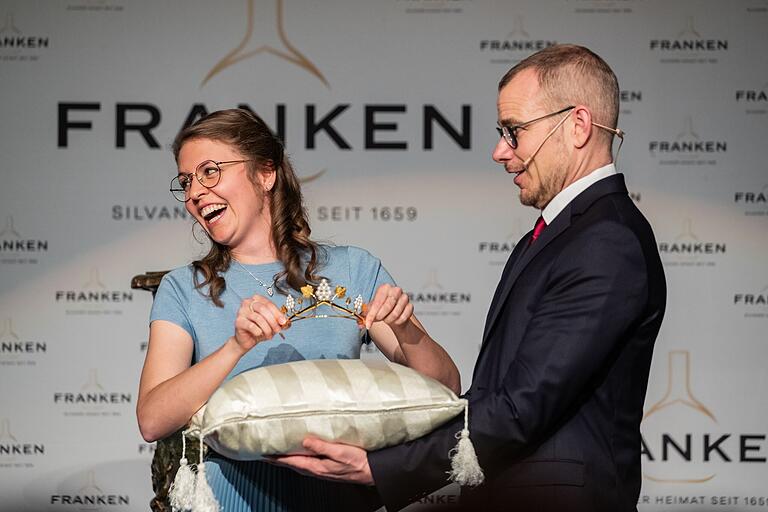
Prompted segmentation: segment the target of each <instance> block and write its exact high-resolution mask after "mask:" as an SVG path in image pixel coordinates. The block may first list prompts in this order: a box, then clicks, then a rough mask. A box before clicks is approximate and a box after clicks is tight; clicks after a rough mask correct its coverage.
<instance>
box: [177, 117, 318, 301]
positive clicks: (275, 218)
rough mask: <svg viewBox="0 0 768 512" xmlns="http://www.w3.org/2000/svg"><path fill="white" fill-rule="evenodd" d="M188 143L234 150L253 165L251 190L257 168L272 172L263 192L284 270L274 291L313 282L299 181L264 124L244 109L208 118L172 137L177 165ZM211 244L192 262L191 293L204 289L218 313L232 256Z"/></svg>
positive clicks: (312, 253)
mask: <svg viewBox="0 0 768 512" xmlns="http://www.w3.org/2000/svg"><path fill="white" fill-rule="evenodd" d="M192 139H210V140H215V141H219V142H223V143H225V144H230V145H232V146H233V147H235V148H236V149H237V150H238V151H239V152H240V153H241V154H242V155H243V156H244V157H245V158H247V159H249V160H252V162H250V163H249V164H248V176H249V178H250V180H251V182H253V183H254V186H257V185H256V183H257V181H256V173H258V172H260V170H261V169H262V168H264V167H269V168H271V169H274V170H275V184H274V186H273V187H272V189H271V190H270V191H269V192H268V194H269V195H270V198H271V200H270V213H271V216H272V241H273V243H274V245H275V249H276V251H277V257H278V259H279V260H280V261H281V262H282V264H283V266H284V267H285V270H283V271H282V272H280V273H278V274H277V275H276V276H275V286H277V288H278V289H279V290H281V291H285V289H286V287H285V285H286V284H287V286H288V287H289V288H293V289H294V290H299V288H301V287H302V286H304V284H305V283H308V282H309V283H313V282H316V280H317V278H316V276H315V271H316V270H317V266H318V251H319V249H318V245H317V244H316V243H315V242H313V241H312V240H310V238H309V235H310V233H311V230H310V228H309V221H308V219H307V212H306V210H305V208H304V201H303V198H302V195H301V188H300V186H299V180H298V179H297V178H296V174H295V173H294V172H293V168H292V167H291V163H290V162H289V161H288V157H287V156H286V154H285V149H284V148H283V144H282V142H281V141H280V139H279V138H278V137H277V136H276V135H275V134H274V133H272V131H271V130H270V129H269V127H268V126H267V124H266V123H265V122H264V121H263V120H262V119H261V118H260V117H259V116H257V115H256V114H254V113H253V112H250V111H248V110H245V109H229V110H219V111H217V112H213V113H211V114H209V115H207V116H205V117H203V118H201V119H199V120H198V121H197V122H195V123H193V124H192V125H190V126H188V127H187V128H184V129H183V130H182V131H181V132H179V134H178V135H177V136H176V139H175V140H174V142H173V156H174V158H175V159H176V162H177V163H178V161H179V152H180V151H181V147H182V146H183V145H184V143H186V142H188V141H190V140H192ZM209 238H210V237H209ZM210 241H211V249H210V250H209V251H208V254H206V255H205V256H204V257H203V258H202V259H200V260H196V261H193V262H192V266H193V267H194V280H195V288H197V289H198V290H202V289H203V288H204V287H205V286H208V293H207V295H208V296H209V297H210V299H211V300H212V301H213V303H214V304H216V305H217V306H219V307H223V306H224V304H223V303H222V302H221V298H220V297H221V294H222V293H223V292H224V290H225V289H226V286H227V285H226V282H225V281H224V278H223V277H222V276H221V273H222V272H225V271H226V270H227V269H228V268H229V265H230V263H231V262H232V255H231V254H230V250H229V247H228V246H226V245H223V244H220V243H218V242H216V241H215V240H212V239H211V240H210ZM305 264H306V267H305V266H304V265H305ZM201 278H202V280H201ZM201 293H203V292H202V291H201Z"/></svg>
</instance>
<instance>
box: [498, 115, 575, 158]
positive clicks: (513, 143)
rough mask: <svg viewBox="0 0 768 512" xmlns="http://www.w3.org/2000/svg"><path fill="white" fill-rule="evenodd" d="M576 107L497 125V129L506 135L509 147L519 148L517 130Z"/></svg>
mask: <svg viewBox="0 0 768 512" xmlns="http://www.w3.org/2000/svg"><path fill="white" fill-rule="evenodd" d="M574 108H576V107H574V106H570V107H565V108H564V109H562V110H558V111H557V112H552V113H551V114H547V115H545V116H541V117H537V118H536V119H531V120H530V121H526V122H524V123H520V124H516V125H513V126H506V125H502V126H497V127H496V131H498V132H499V137H504V140H505V141H507V144H509V147H511V148H512V149H517V130H525V129H526V127H527V126H530V125H532V124H533V123H536V122H538V121H542V120H544V119H548V118H550V117H552V116H556V115H558V114H562V113H563V112H568V111H569V110H573V109H574Z"/></svg>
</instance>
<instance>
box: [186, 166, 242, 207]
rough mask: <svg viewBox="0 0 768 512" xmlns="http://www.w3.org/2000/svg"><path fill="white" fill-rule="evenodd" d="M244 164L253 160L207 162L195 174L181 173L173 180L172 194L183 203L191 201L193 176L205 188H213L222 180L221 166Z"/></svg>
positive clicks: (198, 167)
mask: <svg viewBox="0 0 768 512" xmlns="http://www.w3.org/2000/svg"><path fill="white" fill-rule="evenodd" d="M242 162H251V160H227V161H224V162H215V161H213V160H206V161H205V162H202V163H200V165H198V166H197V167H196V168H195V172H193V173H181V174H179V175H178V176H176V177H175V178H173V179H172V180H171V194H173V197H175V198H176V199H177V200H179V201H181V202H182V203H186V202H187V201H189V199H190V197H191V196H190V195H189V191H190V190H191V189H192V176H193V175H194V176H195V178H197V181H199V182H200V184H201V185H202V186H204V187H205V188H213V187H215V186H216V185H218V184H219V180H220V179H221V166H222V165H224V164H239V163H242Z"/></svg>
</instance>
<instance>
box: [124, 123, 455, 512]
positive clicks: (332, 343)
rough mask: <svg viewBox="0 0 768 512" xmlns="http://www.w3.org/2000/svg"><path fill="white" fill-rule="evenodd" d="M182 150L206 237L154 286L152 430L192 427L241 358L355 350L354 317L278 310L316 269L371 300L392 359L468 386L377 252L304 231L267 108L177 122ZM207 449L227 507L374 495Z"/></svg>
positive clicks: (376, 328)
mask: <svg viewBox="0 0 768 512" xmlns="http://www.w3.org/2000/svg"><path fill="white" fill-rule="evenodd" d="M173 151H174V156H175V158H176V163H177V166H178V176H177V177H176V178H175V179H174V181H173V183H172V187H171V188H172V191H173V193H174V195H175V196H176V198H177V199H179V200H180V201H184V202H185V205H186V208H187V210H188V211H189V213H190V214H191V215H192V216H193V217H194V218H195V220H196V221H197V222H199V223H200V225H201V226H203V228H204V229H205V231H206V233H207V234H208V236H209V238H210V242H211V249H210V251H209V252H208V254H207V255H206V256H205V257H203V258H202V259H200V260H198V261H194V262H192V263H191V264H190V265H187V266H184V267H180V268H177V269H175V270H173V271H172V272H170V273H168V274H167V275H166V276H165V277H164V278H163V280H162V283H161V284H160V287H159V289H158V291H157V295H156V297H155V301H154V303H153V306H152V313H151V316H150V336H149V349H148V351H147V356H146V360H145V362H144V369H143V371H142V375H141V384H140V388H139V399H138V404H137V416H138V422H139V428H140V430H141V434H142V436H143V437H144V439H146V440H147V441H155V440H157V439H161V438H163V437H166V436H168V435H170V434H171V433H173V432H175V431H177V430H178V429H180V428H182V427H183V426H185V425H186V424H187V423H188V422H189V420H190V418H191V417H192V415H193V414H194V413H195V412H196V411H197V410H198V409H199V408H200V407H201V406H202V405H203V404H205V403H206V401H207V400H208V399H209V398H210V396H211V395H212V394H213V392H214V391H215V390H216V389H217V388H218V387H219V386H220V385H221V384H222V383H223V382H224V381H226V380H227V379H229V378H231V377H233V376H234V375H236V374H238V373H240V372H242V371H244V370H249V369H251V368H256V367H259V366H265V365H270V364H276V363H286V362H290V361H297V360H302V359H320V358H327V359H349V358H358V357H360V345H361V331H360V329H359V327H358V326H357V325H356V323H355V322H350V321H349V320H347V319H342V318H328V319H324V320H322V321H314V322H298V323H294V324H292V325H290V324H288V323H287V318H286V317H285V315H284V314H283V313H281V311H280V309H279V307H280V306H281V305H282V304H283V303H284V301H285V298H286V295H287V294H289V293H293V295H296V294H297V292H298V291H299V289H300V288H301V287H302V286H305V285H306V284H307V283H317V282H319V280H320V279H321V278H323V279H327V280H328V281H329V282H330V283H331V286H334V285H341V286H346V288H347V290H348V291H349V293H350V294H351V295H352V296H357V295H358V294H359V295H361V296H362V297H363V300H364V301H366V302H368V303H370V308H369V311H368V314H367V316H366V319H365V323H366V327H367V328H368V332H369V333H370V336H371V338H372V340H373V341H374V343H375V344H376V345H377V347H378V348H379V349H380V350H381V352H382V353H383V354H384V355H385V356H386V357H387V358H388V359H390V360H391V361H395V362H398V363H401V364H404V365H407V366H410V367H411V368H414V369H416V370H418V371H420V372H422V373H423V374H425V375H428V376H430V377H433V378H435V379H437V380H439V381H440V382H442V383H443V384H445V385H447V386H448V387H450V388H451V389H453V390H454V391H455V392H458V391H459V388H460V384H459V373H458V371H457V369H456V366H455V365H454V363H453V361H452V360H451V358H450V357H449V356H448V354H447V353H446V352H445V351H444V350H443V349H442V348H441V347H440V346H439V345H438V344H437V343H435V341H434V340H432V338H430V337H429V335H427V333H426V332H425V330H424V328H423V327H422V325H421V324H420V323H419V322H418V320H417V319H416V317H415V316H414V315H413V306H412V304H410V302H409V300H408V296H407V295H406V294H405V293H403V292H402V290H401V289H400V288H397V287H396V286H395V284H394V282H393V280H392V278H391V277H390V275H389V274H388V273H387V271H386V270H385V269H384V267H383V266H382V264H381V262H380V261H379V260H378V259H377V258H375V257H374V256H372V255H371V254H370V253H368V252H367V251H365V250H363V249H359V248H356V247H346V246H325V245H319V244H317V243H315V242H313V241H312V240H311V239H310V238H309V235H310V228H309V224H308V221H307V216H306V211H305V209H304V205H303V204H302V196H301V191H300V189H299V182H298V180H297V178H296V176H295V174H294V172H293V169H292V168H291V165H290V163H289V162H288V159H287V157H286V155H285V151H284V149H283V146H282V144H281V142H280V141H279V140H278V139H277V137H275V135H274V134H273V133H272V132H271V131H270V130H269V128H268V127H267V125H266V124H265V123H264V122H263V121H262V120H261V119H260V118H259V117H258V116H256V115H254V114H253V113H251V112H248V111H246V110H223V111H219V112H214V113H213V114H210V115H209V116H207V117H205V118H203V119H201V120H199V121H198V122H197V123H195V124H193V125H192V126H190V127H188V128H186V129H184V130H182V132H181V133H180V134H179V135H178V136H177V138H176V141H175V142H174V146H173ZM298 293H300V292H298ZM289 325H290V329H287V328H286V327H288V326H289ZM208 453H209V455H208V459H207V464H206V466H207V468H208V469H207V470H206V473H207V477H208V480H209V483H210V484H211V487H212V489H213V491H214V494H215V495H216V497H217V499H218V500H219V503H220V504H221V505H222V509H223V510H225V511H227V512H229V511H241V510H242V511H246V510H248V511H250V510H269V511H288V510H295V511H303V510H365V509H366V508H376V507H377V504H375V503H373V502H372V501H371V499H372V496H371V491H370V490H369V489H367V488H362V487H357V486H353V485H350V484H338V483H333V482H330V481H325V480H317V479H313V478H310V477H306V476H302V475H299V474H297V473H295V472H293V471H292V470H289V469H285V468H280V467H276V466H273V465H270V464H267V463H263V462H257V461H252V462H240V461H234V460H230V459H227V458H225V457H223V456H221V455H219V454H217V453H215V452H213V450H209V452H208Z"/></svg>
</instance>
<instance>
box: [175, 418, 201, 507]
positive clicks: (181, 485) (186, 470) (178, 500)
mask: <svg viewBox="0 0 768 512" xmlns="http://www.w3.org/2000/svg"><path fill="white" fill-rule="evenodd" d="M185 434H186V432H182V433H181V460H179V470H178V471H177V472H176V477H175V478H174V479H173V483H172V484H171V488H170V490H169V491H168V498H169V500H170V502H171V508H172V509H173V510H174V512H182V511H186V510H190V509H192V498H193V497H194V492H195V474H194V473H193V472H192V467H191V466H190V465H189V463H188V462H187V441H186V436H185Z"/></svg>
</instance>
